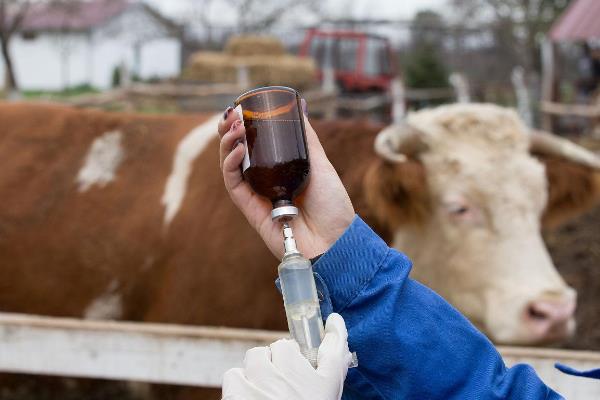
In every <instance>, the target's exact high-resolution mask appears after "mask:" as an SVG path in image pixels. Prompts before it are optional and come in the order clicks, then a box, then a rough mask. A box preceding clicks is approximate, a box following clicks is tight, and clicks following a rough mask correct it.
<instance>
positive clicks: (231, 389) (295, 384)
mask: <svg viewBox="0 0 600 400" xmlns="http://www.w3.org/2000/svg"><path fill="white" fill-rule="evenodd" d="M351 359H352V356H351V354H350V352H349V351H348V332H347V331H346V324H345V323H344V320H343V319H342V317H341V316H340V315H339V314H331V315H330V316H329V318H327V323H326V324H325V338H324V339H323V343H321V346H320V347H319V354H318V357H317V364H318V367H317V369H314V368H313V367H312V366H311V365H310V363H309V362H308V360H306V359H305V358H304V356H302V354H301V353H300V348H299V347H298V344H297V343H296V342H295V341H294V340H290V339H282V340H278V341H276V342H275V343H272V344H271V346H269V347H255V348H253V349H250V350H248V351H247V352H246V358H245V359H244V367H243V368H233V369H230V370H229V371H227V372H226V373H225V375H224V376H223V397H222V400H339V399H340V398H341V397H342V389H343V386H344V380H345V379H346V373H347V372H348V365H350V362H351Z"/></svg>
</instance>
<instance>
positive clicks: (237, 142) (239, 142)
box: [233, 139, 244, 149]
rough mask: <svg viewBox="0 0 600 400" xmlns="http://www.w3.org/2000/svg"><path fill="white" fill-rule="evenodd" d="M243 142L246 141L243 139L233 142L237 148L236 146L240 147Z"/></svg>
mask: <svg viewBox="0 0 600 400" xmlns="http://www.w3.org/2000/svg"><path fill="white" fill-rule="evenodd" d="M242 143H244V141H243V140H242V139H238V140H236V141H235V143H233V148H234V149H235V148H236V147H238V146H239V145H240V144H242Z"/></svg>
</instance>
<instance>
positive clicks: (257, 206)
mask: <svg viewBox="0 0 600 400" xmlns="http://www.w3.org/2000/svg"><path fill="white" fill-rule="evenodd" d="M303 101H304V100H303ZM236 121H239V116H238V115H237V113H236V112H235V111H233V110H232V109H231V108H229V109H227V111H226V112H225V115H224V118H223V119H222V120H221V121H220V122H219V135H220V136H221V145H220V159H221V170H222V171H223V180H224V181H225V187H226V188H227V191H228V192H229V196H231V199H232V200H233V202H234V204H235V205H236V206H237V207H238V208H239V209H240V210H241V211H242V213H243V214H244V216H245V217H246V219H247V220H248V222H249V223H250V225H251V226H252V227H253V228H254V229H255V230H256V231H257V232H258V233H259V235H260V236H261V238H262V239H263V241H264V242H265V243H266V245H267V246H268V248H269V249H270V250H271V252H272V253H273V254H274V255H275V257H277V258H278V259H281V258H282V257H283V238H282V232H281V226H280V225H279V224H277V223H274V222H273V221H271V209H272V205H271V202H270V201H269V200H268V199H266V198H264V197H261V196H259V195H257V194H256V193H255V192H254V191H253V190H252V188H251V187H250V185H249V184H248V183H247V182H246V181H244V179H243V177H242V172H241V170H240V164H241V163H242V160H243V159H244V154H245V149H244V144H243V143H242V142H241V141H240V140H241V139H243V138H244V135H245V129H244V125H243V124H242V123H241V121H240V122H236ZM304 122H305V126H306V139H307V143H308V151H309V160H310V165H311V176H310V181H309V183H308V185H307V187H306V189H305V190H304V192H303V193H302V194H301V195H300V196H298V198H297V199H296V200H295V204H296V205H297V206H298V208H299V215H298V216H297V217H296V218H295V219H294V220H293V221H292V223H291V225H292V228H293V229H294V236H295V237H296V241H297V243H298V248H299V250H300V251H301V252H302V253H303V254H304V256H305V257H308V258H313V257H315V256H317V255H319V254H322V253H324V252H325V251H327V250H328V249H329V248H330V247H331V245H333V243H334V242H335V241H336V240H337V239H338V238H339V237H340V236H341V235H342V233H344V231H345V230H346V228H347V227H348V226H349V225H350V223H351V222H352V219H353V218H354V208H353V207H352V203H351V202H350V198H349V197H348V193H347V192H346V189H345V188H344V185H342V182H341V180H340V178H339V176H338V174H337V172H336V171H335V169H334V168H333V166H332V165H331V163H330V162H329V160H328V159H327V156H326V155H325V151H324V150H323V147H322V146H321V143H320V142H319V138H318V137H317V134H316V133H315V131H314V129H313V128H312V126H311V125H310V122H309V121H308V118H306V117H305V118H304ZM234 144H235V148H234Z"/></svg>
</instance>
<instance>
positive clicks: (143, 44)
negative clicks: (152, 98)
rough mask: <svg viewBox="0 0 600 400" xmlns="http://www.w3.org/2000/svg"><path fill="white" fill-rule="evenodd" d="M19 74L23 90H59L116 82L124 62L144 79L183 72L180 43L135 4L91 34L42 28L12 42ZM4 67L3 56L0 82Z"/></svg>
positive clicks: (104, 87)
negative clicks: (116, 73)
mask: <svg viewBox="0 0 600 400" xmlns="http://www.w3.org/2000/svg"><path fill="white" fill-rule="evenodd" d="M11 51H12V54H13V62H14V64H15V70H16V75H17V79H18V82H19V85H20V87H21V89H23V90H61V89H64V88H67V87H72V86H76V85H81V84H90V85H92V86H94V87H96V88H99V89H107V88H110V87H111V85H112V76H113V71H114V70H115V68H118V67H119V66H120V65H125V66H126V67H127V69H128V70H129V71H130V72H131V74H134V75H137V76H139V77H140V78H141V79H150V78H170V77H174V76H177V75H179V73H180V72H181V65H180V57H181V56H180V54H181V43H180V41H179V40H178V39H177V38H172V37H169V36H168V32H166V30H165V28H164V26H163V25H162V24H160V23H158V22H157V21H156V20H155V19H154V18H152V17H151V16H150V15H148V14H147V13H146V11H145V10H144V8H143V7H142V6H141V5H138V4H136V5H133V6H131V7H130V8H129V9H128V10H127V11H126V12H124V13H122V14H121V15H120V16H118V17H117V18H115V19H113V20H112V21H109V22H108V23H107V24H105V26H102V27H100V28H97V29H95V30H94V31H92V32H90V33H69V34H56V33H51V32H45V33H40V34H39V35H38V36H37V37H36V38H35V39H33V40H25V39H23V37H21V35H17V36H15V38H14V39H13V41H12V43H11ZM4 76H5V69H4V65H3V62H2V61H0V83H2V82H4Z"/></svg>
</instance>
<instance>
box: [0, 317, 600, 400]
mask: <svg viewBox="0 0 600 400" xmlns="http://www.w3.org/2000/svg"><path fill="white" fill-rule="evenodd" d="M285 336H287V333H286V332H271V331H260V330H248V329H231V328H216V327H199V326H181V325H167V324H154V323H133V322H115V321H88V320H78V319H70V318H52V317H41V316H34V315H22V314H2V313H0V371H2V372H13V373H24V374H41V375H57V376H68V377H80V378H99V379H117V380H128V381H141V382H150V383H165V384H180V385H190V386H203V387H219V386H220V385H221V377H222V375H223V373H224V372H225V371H226V370H227V369H229V368H232V367H234V366H239V365H241V361H242V359H243V357H244V354H245V352H246V350H247V349H249V348H251V347H255V346H262V345H266V344H269V343H271V342H273V341H275V340H277V339H278V338H281V337H285ZM499 350H500V352H501V353H502V355H503V357H504V359H505V361H506V362H507V364H509V365H513V364H515V363H519V362H526V363H529V364H531V365H533V366H534V368H535V369H536V370H537V371H538V373H539V374H540V376H541V377H542V379H543V380H544V381H545V382H546V383H548V384H549V385H550V386H552V387H553V388H555V389H556V390H558V391H559V392H560V393H561V394H563V395H564V396H565V397H566V398H576V399H598V398H600V384H599V383H598V381H593V380H590V379H584V378H575V377H571V376H567V375H564V374H562V373H560V372H559V371H557V370H555V369H554V367H553V365H554V362H556V361H559V362H563V363H566V364H569V365H571V366H573V367H575V368H578V369H582V370H585V369H591V368H598V367H599V366H600V352H590V351H571V350H557V349H544V348H525V347H523V348H520V347H499ZM359 357H360V355H359Z"/></svg>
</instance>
